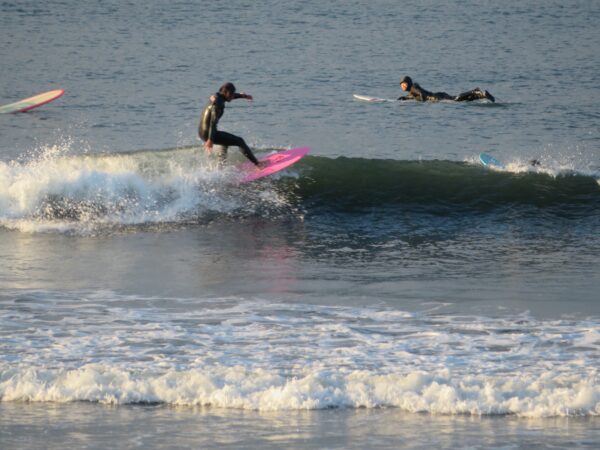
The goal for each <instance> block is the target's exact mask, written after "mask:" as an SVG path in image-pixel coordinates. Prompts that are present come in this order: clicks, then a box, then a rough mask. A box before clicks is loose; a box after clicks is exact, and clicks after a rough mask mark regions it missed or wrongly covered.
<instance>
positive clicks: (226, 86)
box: [219, 82, 235, 94]
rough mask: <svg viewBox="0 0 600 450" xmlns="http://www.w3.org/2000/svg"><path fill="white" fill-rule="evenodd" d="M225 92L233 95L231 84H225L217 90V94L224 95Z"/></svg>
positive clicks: (233, 90)
mask: <svg viewBox="0 0 600 450" xmlns="http://www.w3.org/2000/svg"><path fill="white" fill-rule="evenodd" d="M225 92H231V93H232V94H233V93H235V86H234V85H233V83H230V82H227V83H225V84H224V85H223V86H221V87H220V88H219V93H221V94H224V93H225Z"/></svg>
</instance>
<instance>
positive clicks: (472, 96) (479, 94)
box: [454, 88, 496, 103]
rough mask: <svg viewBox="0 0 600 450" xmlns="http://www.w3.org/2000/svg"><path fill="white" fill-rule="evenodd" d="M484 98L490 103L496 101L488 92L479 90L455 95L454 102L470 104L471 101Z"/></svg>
mask: <svg viewBox="0 0 600 450" xmlns="http://www.w3.org/2000/svg"><path fill="white" fill-rule="evenodd" d="M483 98H486V99H488V100H490V101H491V102H492V103H493V102H495V101H496V99H495V98H494V96H493V95H492V94H490V93H489V92H488V91H482V90H481V89H479V88H475V89H471V90H470V91H467V92H463V93H462V94H460V95H457V96H456V97H455V98H454V100H456V101H457V102H471V101H473V100H480V99H483Z"/></svg>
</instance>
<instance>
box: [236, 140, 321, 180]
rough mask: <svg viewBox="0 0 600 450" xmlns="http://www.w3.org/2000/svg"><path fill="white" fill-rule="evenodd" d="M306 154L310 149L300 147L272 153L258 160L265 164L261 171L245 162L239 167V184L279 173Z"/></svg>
mask: <svg viewBox="0 0 600 450" xmlns="http://www.w3.org/2000/svg"><path fill="white" fill-rule="evenodd" d="M308 152H310V148H308V147H300V148H293V149H291V150H284V151H282V152H277V153H273V154H272V155H269V156H267V157H265V158H262V159H260V160H259V161H266V162H267V165H266V167H263V168H262V169H258V168H257V167H256V166H255V165H254V164H252V163H251V162H250V161H247V162H245V163H243V164H242V165H241V166H240V171H241V172H242V174H243V175H242V179H241V180H240V182H241V183H247V182H249V181H254V180H258V179H259V178H263V177H266V176H269V175H271V174H274V173H275V172H279V171H280V170H283V169H285V168H286V167H289V166H291V165H292V164H294V163H296V162H298V161H299V160H300V159H301V158H302V157H303V156H304V155H306V154H307V153H308Z"/></svg>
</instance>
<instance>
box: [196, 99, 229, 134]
mask: <svg viewBox="0 0 600 450" xmlns="http://www.w3.org/2000/svg"><path fill="white" fill-rule="evenodd" d="M224 109H225V99H224V98H223V97H222V96H221V95H219V94H215V100H214V101H211V100H209V102H208V104H207V105H206V107H205V108H204V111H203V113H202V117H201V118H200V126H199V129H198V135H199V136H200V138H201V139H202V140H203V141H208V140H211V141H212V140H214V139H213V138H214V136H215V134H216V131H217V123H219V119H220V118H221V116H222V115H223V111H224Z"/></svg>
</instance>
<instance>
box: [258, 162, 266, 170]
mask: <svg viewBox="0 0 600 450" xmlns="http://www.w3.org/2000/svg"><path fill="white" fill-rule="evenodd" d="M265 167H267V162H266V161H259V162H258V164H257V165H256V168H257V169H258V170H261V169H264V168H265Z"/></svg>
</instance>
